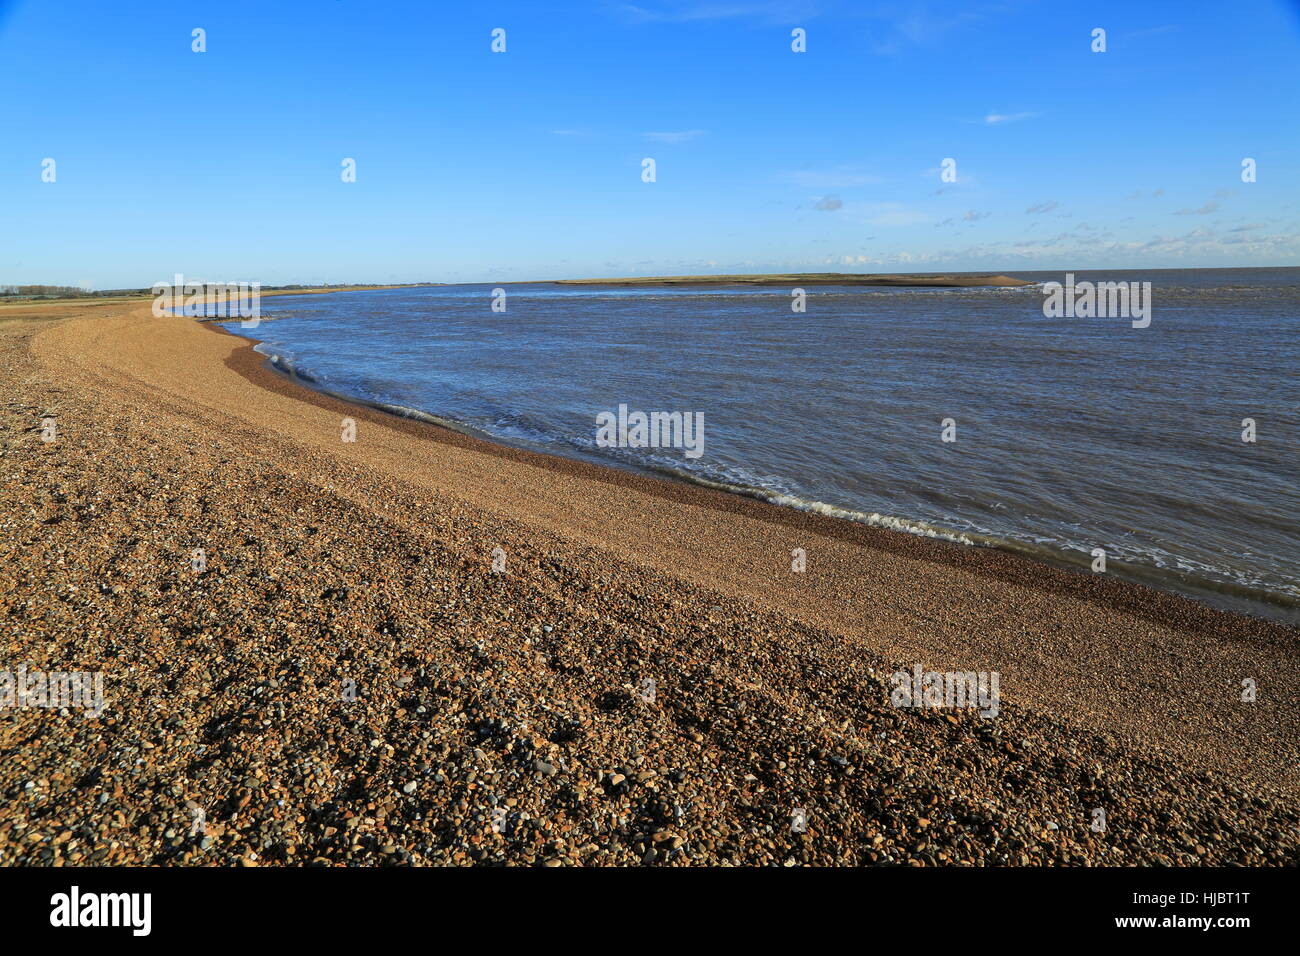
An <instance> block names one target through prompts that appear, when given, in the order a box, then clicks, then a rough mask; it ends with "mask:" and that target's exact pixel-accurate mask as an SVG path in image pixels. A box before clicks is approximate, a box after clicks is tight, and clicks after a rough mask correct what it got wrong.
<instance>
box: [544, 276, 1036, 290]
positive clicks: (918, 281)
mask: <svg viewBox="0 0 1300 956" xmlns="http://www.w3.org/2000/svg"><path fill="white" fill-rule="evenodd" d="M551 281H552V283H553V284H555V285H614V286H674V285H701V286H709V285H776V286H790V285H794V286H800V285H860V286H917V287H926V286H936V287H943V288H965V287H975V286H1005V287H1016V286H1025V285H1034V283H1033V282H1032V281H1030V280H1028V279H1015V278H1012V277H1011V276H1007V275H996V274H993V273H960V272H956V273H942V274H939V273H932V274H902V273H899V274H890V275H886V274H878V275H872V274H865V273H859V272H803V273H788V274H786V273H768V274H761V275H721V276H644V277H635V278H630V279H553V280H551Z"/></svg>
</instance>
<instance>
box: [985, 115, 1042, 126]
mask: <svg viewBox="0 0 1300 956" xmlns="http://www.w3.org/2000/svg"><path fill="white" fill-rule="evenodd" d="M1041 115H1042V114H1041V113H1034V112H1031V113H989V114H988V115H987V116H985V117H984V125H986V126H1001V125H1003V124H1006V123H1018V122H1020V121H1021V120H1027V119H1033V118H1034V117H1035V116H1041Z"/></svg>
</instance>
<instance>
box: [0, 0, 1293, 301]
mask: <svg viewBox="0 0 1300 956" xmlns="http://www.w3.org/2000/svg"><path fill="white" fill-rule="evenodd" d="M463 6H464V7H465V8H466V9H455V8H453V5H452V4H442V3H438V4H433V3H416V2H383V0H367V2H361V0H312V2H305V0H303V2H284V3H274V4H273V3H266V2H262V0H258V2H249V0H221V2H211V3H207V2H198V3H186V2H175V0H173V2H152V0H146V2H138V3H130V4H110V3H104V2H102V0H80V2H58V0H42V2H36V0H17V2H15V0H0V117H2V118H3V132H2V133H0V283H60V284H76V283H86V284H89V285H91V286H93V287H97V288H114V287H123V286H143V285H149V284H151V283H153V282H155V281H159V280H161V279H164V278H169V277H170V276H172V275H173V274H174V273H177V272H180V273H184V274H185V275H186V276H189V277H192V278H201V279H209V280H213V281H221V280H230V281H239V280H243V281H260V282H263V283H265V284H278V283H287V282H326V281H370V282H405V281H422V280H430V281H447V282H461V281H465V282H468V281H488V282H491V281H511V280H527V279H544V278H559V277H569V276H613V275H656V274H683V273H700V272H766V271H817V270H828V269H833V270H841V271H855V272H857V271H861V272H873V271H946V270H997V271H1009V272H1014V271H1016V270H1017V269H1019V270H1031V269H1067V268H1158V267H1180V266H1257V265H1259V266H1262V265H1297V264H1300V203H1298V202H1297V200H1298V199H1300V151H1298V147H1300V108H1298V107H1297V102H1298V101H1300V96H1298V95H1297V94H1300V11H1298V10H1297V4H1296V3H1294V2H1284V0H1234V2H1232V3H1218V2H1195V0H1188V2H1176V3H1175V2H1170V3H1132V2H1115V3H1111V2H1092V3H1066V2H1051V0H1043V2H1016V0H1007V2H1000V3H979V2H973V3H964V4H943V3H920V2H917V3H910V2H883V3H874V2H871V0H860V2H838V0H824V2H817V0H809V2H746V0H641V2H640V3H638V4H636V5H632V4H625V3H606V2H599V0H597V2H574V3H563V4H561V3H547V2H535V3H474V4H466V5H463ZM498 27H500V28H503V29H505V30H506V52H505V53H493V52H492V51H491V48H490V46H491V31H492V30H493V29H494V28H498ZM796 27H800V28H803V29H805V30H806V31H807V52H806V53H794V52H792V50H791V30H792V29H794V28H796ZM1097 27H1101V28H1104V29H1105V30H1106V41H1107V50H1106V52H1105V53H1093V52H1092V51H1091V48H1090V47H1091V43H1092V38H1091V32H1092V30H1093V29H1094V28H1097ZM195 28H202V29H204V30H205V31H206V40H207V52H205V53H194V52H192V50H191V43H192V39H191V31H192V30H193V29H195ZM645 157H651V158H653V159H654V160H655V161H656V165H657V169H656V172H657V181H656V182H654V183H645V182H642V179H641V169H642V160H643V158H645ZM1244 157H1251V158H1253V159H1255V160H1256V162H1257V169H1258V172H1257V181H1256V182H1254V183H1243V182H1242V181H1241V161H1242V159H1243V158H1244ZM47 158H51V159H54V160H55V163H56V166H55V172H56V181H55V182H53V183H48V182H42V181H41V174H42V163H43V161H44V160H45V159H47ZM345 158H352V159H355V161H356V169H357V179H356V182H353V183H345V182H343V181H342V179H341V176H340V172H341V163H342V161H343V160H344V159H345ZM945 158H953V159H955V160H956V163H957V168H956V171H957V181H956V182H955V183H944V182H942V181H941V179H940V164H941V162H942V160H943V159H945Z"/></svg>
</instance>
